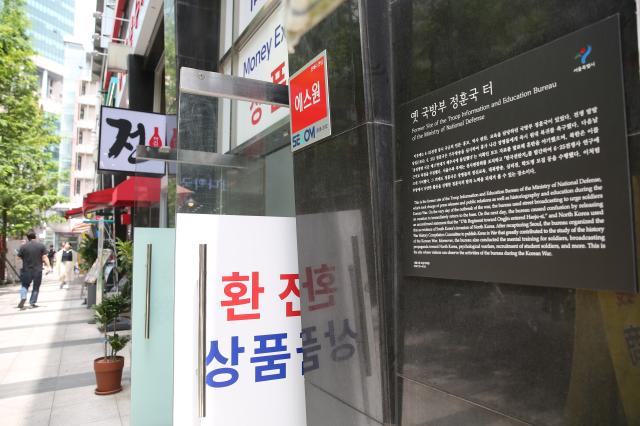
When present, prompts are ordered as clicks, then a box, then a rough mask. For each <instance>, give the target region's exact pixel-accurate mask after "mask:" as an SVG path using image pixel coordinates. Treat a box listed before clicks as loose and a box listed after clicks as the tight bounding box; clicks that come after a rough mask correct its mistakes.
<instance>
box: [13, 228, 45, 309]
mask: <svg viewBox="0 0 640 426" xmlns="http://www.w3.org/2000/svg"><path fill="white" fill-rule="evenodd" d="M27 239H28V240H29V242H28V243H26V244H23V245H22V246H20V249H19V250H18V257H19V258H20V259H22V276H21V277H20V281H21V282H22V287H20V303H18V308H20V309H24V303H25V302H26V300H27V292H28V291H29V286H30V285H31V283H32V282H33V289H31V297H30V298H29V304H30V305H31V307H32V308H37V307H38V305H36V302H37V301H38V292H39V291H40V284H41V283H42V262H44V263H45V264H46V265H47V268H48V269H49V270H51V264H50V263H49V258H48V257H47V248H46V247H45V246H44V244H42V243H40V242H38V241H36V233H35V232H33V231H29V233H28V234H27Z"/></svg>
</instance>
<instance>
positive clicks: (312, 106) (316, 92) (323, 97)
mask: <svg viewBox="0 0 640 426" xmlns="http://www.w3.org/2000/svg"><path fill="white" fill-rule="evenodd" d="M289 108H290V111H291V151H297V150H299V149H301V148H305V147H307V146H309V145H311V144H313V143H315V142H318V141H320V140H322V139H324V138H326V137H328V136H331V113H330V108H329V75H328V71H327V51H326V50H325V51H323V52H322V53H320V54H319V55H318V56H316V57H315V58H313V59H312V60H311V61H309V62H308V63H307V64H306V65H305V66H303V67H302V68H301V69H300V70H298V71H297V72H296V73H295V74H293V75H292V76H291V79H290V80H289Z"/></svg>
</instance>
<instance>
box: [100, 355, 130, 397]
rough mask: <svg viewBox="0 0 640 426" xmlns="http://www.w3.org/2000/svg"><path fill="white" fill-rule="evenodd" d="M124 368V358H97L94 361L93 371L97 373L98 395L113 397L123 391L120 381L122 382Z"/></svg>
mask: <svg viewBox="0 0 640 426" xmlns="http://www.w3.org/2000/svg"><path fill="white" fill-rule="evenodd" d="M123 368H124V357H121V356H116V357H115V359H112V358H106V359H105V358H104V357H100V358H96V359H94V360H93V370H94V371H95V373H96V383H97V385H98V387H97V388H96V390H95V392H96V395H111V394H113V393H118V392H120V391H121V390H122V385H121V384H120V381H121V380H122V369H123Z"/></svg>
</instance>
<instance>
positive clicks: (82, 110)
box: [80, 106, 84, 120]
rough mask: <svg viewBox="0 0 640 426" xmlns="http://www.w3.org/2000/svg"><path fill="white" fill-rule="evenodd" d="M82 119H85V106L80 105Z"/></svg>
mask: <svg viewBox="0 0 640 426" xmlns="http://www.w3.org/2000/svg"><path fill="white" fill-rule="evenodd" d="M80 120H84V106H81V107H80Z"/></svg>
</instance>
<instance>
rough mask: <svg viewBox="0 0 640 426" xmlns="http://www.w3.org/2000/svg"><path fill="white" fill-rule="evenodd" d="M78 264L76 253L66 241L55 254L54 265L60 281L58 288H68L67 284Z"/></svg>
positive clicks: (71, 279)
mask: <svg viewBox="0 0 640 426" xmlns="http://www.w3.org/2000/svg"><path fill="white" fill-rule="evenodd" d="M77 264H78V253H76V251H75V250H73V249H72V248H71V244H69V242H68V241H67V242H66V243H64V245H63V246H62V249H61V250H60V251H59V252H57V253H56V257H55V265H56V272H57V273H58V278H59V279H60V288H65V289H68V288H69V284H70V283H71V281H73V277H74V274H73V270H74V267H75V266H76V265H77Z"/></svg>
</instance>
